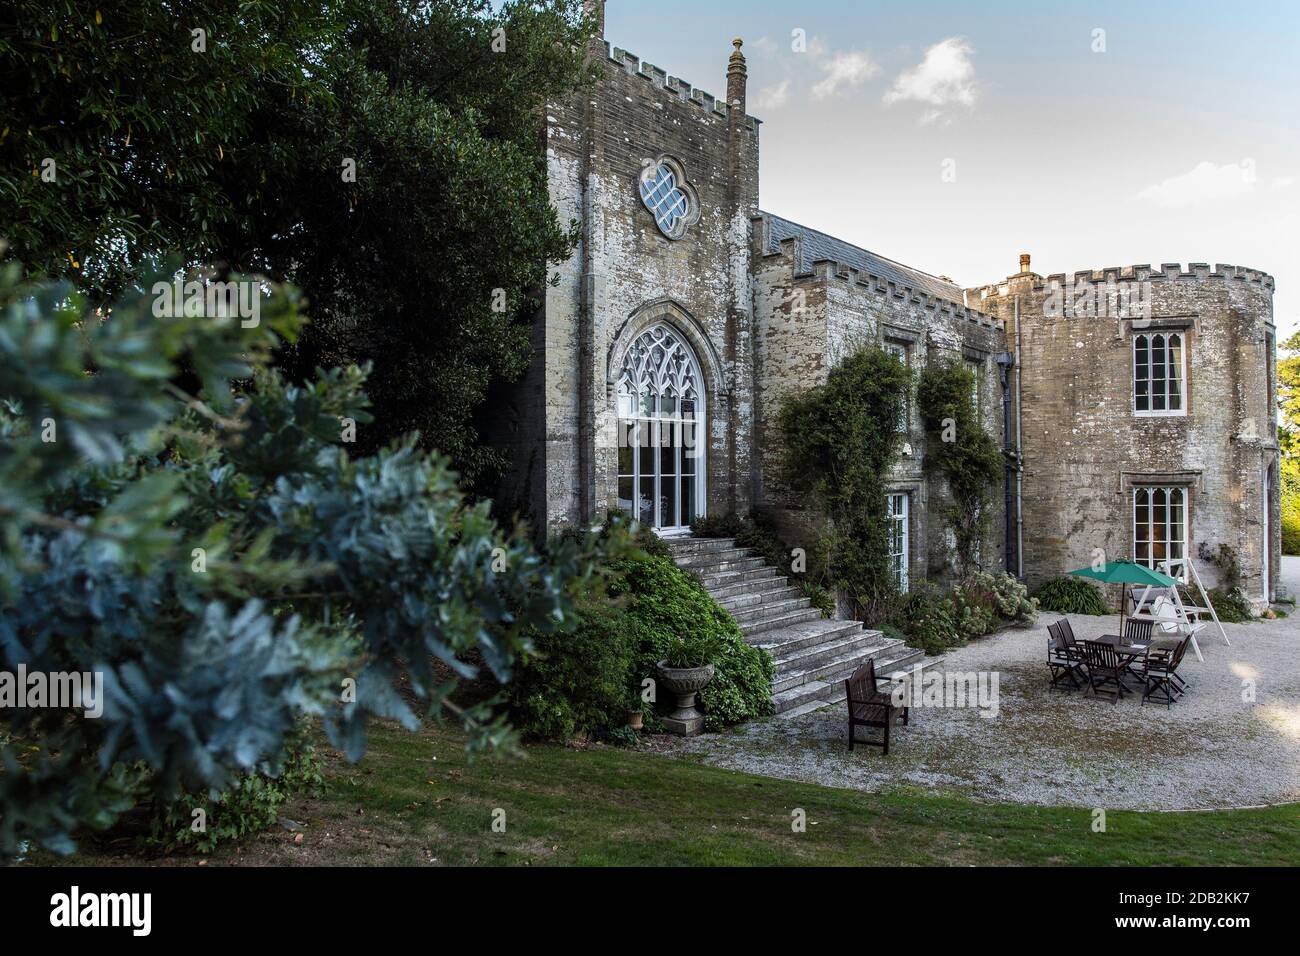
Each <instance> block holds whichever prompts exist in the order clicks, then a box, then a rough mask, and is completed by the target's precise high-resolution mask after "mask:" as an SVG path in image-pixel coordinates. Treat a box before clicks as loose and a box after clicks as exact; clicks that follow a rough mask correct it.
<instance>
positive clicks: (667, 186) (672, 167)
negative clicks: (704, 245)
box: [640, 156, 700, 239]
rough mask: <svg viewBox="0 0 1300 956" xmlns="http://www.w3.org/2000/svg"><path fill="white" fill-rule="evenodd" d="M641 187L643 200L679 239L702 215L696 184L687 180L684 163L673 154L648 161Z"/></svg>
mask: <svg viewBox="0 0 1300 956" xmlns="http://www.w3.org/2000/svg"><path fill="white" fill-rule="evenodd" d="M640 191H641V202H643V203H644V204H645V207H646V209H648V210H650V213H651V215H653V216H654V217H655V223H656V224H657V225H658V226H659V231H660V232H662V233H663V234H664V235H665V236H667V237H668V238H669V239H680V238H681V237H682V236H683V235H684V234H685V233H686V230H687V228H688V227H690V226H691V225H693V224H694V223H695V221H696V220H697V219H699V217H700V204H699V200H698V199H697V198H696V196H695V188H694V187H693V186H691V184H690V183H688V182H687V181H686V171H685V170H683V169H682V167H681V164H680V163H678V162H677V161H676V160H674V159H671V158H670V157H667V156H661V157H659V158H658V159H657V160H655V161H654V162H652V163H650V162H648V163H646V165H645V168H644V169H642V170H641V178H640Z"/></svg>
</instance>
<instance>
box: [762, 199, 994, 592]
mask: <svg viewBox="0 0 1300 956" xmlns="http://www.w3.org/2000/svg"><path fill="white" fill-rule="evenodd" d="M756 225H757V226H758V227H759V228H761V221H760V222H759V223H757V224H756ZM798 241H799V240H797V239H794V240H786V241H784V242H783V243H781V249H780V251H779V252H775V253H768V254H766V255H757V250H758V249H761V248H763V245H762V239H761V237H760V238H759V239H758V240H757V241H756V244H755V248H756V259H755V269H754V276H755V279H754V281H755V339H754V341H755V368H756V405H757V409H758V421H757V425H756V429H755V434H756V436H757V447H758V449H759V453H758V457H757V459H756V464H757V468H756V477H755V500H756V501H757V502H758V503H759V504H760V506H762V507H763V508H765V509H766V510H768V511H770V512H771V513H772V514H773V515H774V516H775V517H776V519H777V522H778V526H779V527H780V529H781V530H782V532H783V534H784V536H785V537H786V538H787V540H790V541H806V540H807V541H810V540H811V537H812V536H813V535H815V534H816V533H817V532H816V529H817V527H818V526H819V524H820V522H821V520H822V519H821V516H820V515H818V514H817V513H816V512H815V511H812V510H810V509H809V508H808V505H807V502H805V501H802V500H800V499H799V498H798V497H797V496H795V495H793V494H792V493H790V491H789V490H788V489H787V488H786V487H785V485H784V484H783V482H782V478H781V476H782V473H783V470H784V449H783V447H782V443H781V436H780V431H779V428H778V426H777V422H776V418H777V415H778V413H779V411H780V408H781V406H782V404H783V403H784V401H785V400H786V399H787V398H789V397H790V396H791V395H793V394H796V393H798V392H800V391H804V390H806V389H808V388H810V387H813V386H815V385H819V384H822V383H823V382H825V381H826V376H827V374H828V373H829V371H830V369H832V368H834V366H835V365H836V364H838V363H839V362H841V361H843V359H844V358H846V357H847V356H848V355H850V354H852V353H853V352H854V351H855V350H857V349H858V348H861V347H862V346H864V345H871V344H877V345H884V344H886V343H887V342H894V343H898V344H900V345H903V346H904V347H905V348H906V350H907V353H908V364H909V366H910V367H911V368H912V369H913V370H914V371H919V370H920V369H921V368H923V367H925V365H927V364H930V363H941V362H949V361H968V362H970V363H971V367H972V371H975V372H976V373H977V376H978V379H979V400H980V412H981V418H982V422H983V425H984V427H985V429H986V430H987V431H988V432H989V434H990V435H992V436H993V437H994V439H995V440H996V441H997V442H998V444H999V446H1001V444H1002V412H1001V408H1002V405H1001V400H1002V397H1001V386H1000V384H999V376H998V370H997V361H996V360H997V355H998V353H999V352H1001V351H1002V348H1003V332H1002V328H1001V326H1000V325H999V324H998V323H997V322H995V321H993V320H992V319H991V318H989V317H988V316H984V315H981V314H980V313H978V312H976V311H975V310H972V309H967V308H965V307H963V306H960V305H957V304H955V303H952V302H948V301H946V300H943V299H938V298H934V297H927V296H923V295H919V294H917V293H914V292H913V291H912V290H910V289H902V288H898V287H897V286H895V285H894V284H892V283H889V282H886V281H883V280H880V279H877V278H876V277H873V276H867V275H862V274H860V273H859V272H858V271H857V270H854V269H849V268H844V267H841V266H839V265H838V264H837V263H833V262H827V261H821V262H816V263H814V264H813V268H812V269H811V271H810V272H809V274H806V275H799V274H797V265H796V264H797V263H799V262H800V261H801V257H800V255H799V253H798V250H797V248H796V245H797V243H798ZM926 439H927V436H926V435H925V434H924V433H923V429H922V426H921V418H920V413H919V411H918V409H917V406H916V401H915V393H914V392H913V395H912V396H910V397H909V402H908V430H907V434H906V435H905V436H904V437H903V447H902V449H901V452H900V454H899V456H898V458H897V459H896V461H895V462H894V464H893V467H892V469H891V471H890V474H889V478H888V488H889V490H891V491H895V492H906V493H907V494H908V495H909V498H910V509H909V510H910V525H909V537H910V541H909V546H910V552H911V561H910V568H909V576H910V579H911V581H912V583H913V584H918V583H919V582H921V581H922V580H927V579H929V580H936V579H942V578H945V577H947V576H948V575H950V574H951V572H952V570H953V542H952V536H951V533H950V532H949V531H948V530H947V522H946V519H945V517H944V510H945V509H946V507H947V505H948V502H949V499H948V493H947V488H946V484H945V482H944V481H943V480H942V479H941V478H938V477H937V476H932V475H928V474H927V473H926V470H925V450H926ZM990 498H991V502H990V509H991V510H990V514H989V534H988V536H987V539H986V540H985V542H984V543H983V546H982V547H981V557H982V560H983V564H984V566H985V567H988V568H996V569H1001V568H1002V567H1004V563H1003V548H1002V541H1003V529H1004V521H1005V509H1004V507H1003V495H1002V487H1001V485H1000V484H999V486H998V487H996V488H994V489H992V492H991V495H990Z"/></svg>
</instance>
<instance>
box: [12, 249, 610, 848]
mask: <svg viewBox="0 0 1300 956" xmlns="http://www.w3.org/2000/svg"><path fill="white" fill-rule="evenodd" d="M20 271H21V269H20V267H19V266H18V265H17V264H10V265H8V266H5V267H4V268H3V272H2V274H0V401H2V402H3V404H2V405H0V521H2V524H3V529H4V531H3V538H2V539H0V671H7V672H9V673H11V674H12V673H15V672H17V669H18V668H19V666H20V665H21V666H23V667H25V668H26V669H27V671H28V672H40V673H43V674H56V673H78V674H80V673H87V672H90V673H97V674H101V675H102V678H103V682H104V697H103V714H102V716H100V717H98V718H97V719H95V718H89V717H85V716H82V714H81V713H72V712H69V711H68V710H66V709H53V708H49V707H37V706H27V707H15V706H6V707H5V708H3V716H4V724H3V725H0V765H2V766H3V772H2V773H0V855H3V854H4V853H12V852H13V851H14V849H15V847H16V846H17V845H18V844H19V841H22V840H26V839H35V840H37V841H39V842H40V843H42V844H43V845H45V846H47V847H49V848H52V849H54V850H58V851H65V852H66V851H68V850H70V849H71V847H72V844H71V833H72V831H73V830H74V829H75V828H76V827H77V826H79V825H86V826H92V827H103V826H106V825H108V824H110V823H111V822H112V821H113V820H114V819H115V818H116V817H117V816H118V815H119V814H120V813H121V812H122V811H123V810H124V809H126V808H127V807H128V806H130V805H131V803H132V801H133V800H134V799H135V795H136V794H137V792H138V788H137V784H138V776H139V773H140V770H141V768H144V770H145V771H146V773H147V774H148V779H149V785H150V786H151V787H152V788H153V790H154V791H156V792H157V793H158V794H159V795H161V796H162V797H163V798H164V802H165V801H166V798H167V796H168V795H174V794H175V793H177V792H179V791H180V790H182V789H183V790H187V791H202V790H209V791H210V792H214V793H215V792H217V791H220V790H223V789H226V788H228V787H229V785H230V784H231V783H232V781H233V780H234V779H235V778H237V777H238V776H239V775H241V774H244V773H246V772H248V771H252V770H264V771H269V772H271V773H275V772H277V771H278V769H279V761H280V760H281V757H282V753H283V745H284V741H285V737H286V735H287V734H289V733H290V732H291V731H292V729H293V727H294V725H295V723H296V721H297V720H298V719H299V718H300V717H301V716H302V715H309V716H313V717H316V718H318V719H320V720H323V721H324V725H325V728H326V730H327V731H328V733H329V735H330V737H331V739H332V740H333V741H334V742H335V743H336V744H337V745H339V746H341V747H343V748H344V749H345V751H346V752H347V754H348V756H349V757H351V758H353V759H356V758H357V757H359V756H360V754H361V753H362V751H363V750H364V746H365V725H366V719H367V718H368V717H369V716H371V715H379V716H383V717H388V718H393V719H396V720H399V721H401V722H402V723H403V724H405V725H406V726H408V727H414V726H416V725H417V724H418V722H419V720H420V716H421V714H422V713H426V712H427V713H432V714H435V715H441V714H444V713H449V714H452V715H454V716H455V717H456V718H457V719H458V720H459V721H460V722H461V723H462V724H463V725H464V726H466V728H467V729H468V730H469V731H470V733H471V746H472V747H475V748H484V747H491V746H495V745H499V744H502V743H505V742H508V741H509V740H510V739H511V738H510V731H509V728H508V727H507V726H506V724H505V723H504V720H503V718H501V717H500V716H498V715H497V714H496V713H495V711H494V708H493V706H492V704H493V702H491V701H486V702H480V703H478V704H475V705H473V706H468V707H462V706H460V705H458V704H457V703H455V702H454V701H453V700H451V699H450V696H449V695H450V694H451V693H452V691H453V690H454V689H455V688H456V686H457V683H458V681H459V680H461V679H462V678H467V677H472V676H474V675H475V674H476V673H477V672H478V670H479V668H480V666H485V667H486V668H487V670H488V671H489V672H490V674H491V675H492V677H493V678H494V679H495V680H497V681H498V682H502V683H504V682H506V681H508V680H509V679H510V677H511V673H512V667H513V664H514V661H515V659H516V657H517V656H518V654H520V653H521V652H523V651H525V650H527V648H528V646H529V640H528V635H529V634H542V635H549V634H551V633H553V632H554V631H555V630H557V629H559V628H562V627H568V626H570V625H571V624H572V618H573V594H574V593H575V592H576V591H577V590H579V589H583V588H586V587H589V586H590V584H591V580H592V578H593V576H595V575H597V574H598V571H597V570H596V569H597V567H601V566H604V564H605V563H606V562H607V561H608V560H609V558H608V556H606V557H603V558H602V559H601V562H600V563H599V564H597V563H594V562H593V560H592V556H591V555H590V554H583V553H581V552H580V548H579V547H578V545H577V544H574V543H572V542H570V543H564V542H559V543H557V544H556V545H555V546H554V547H553V548H551V550H550V552H549V554H548V559H547V560H543V558H542V557H541V555H539V554H538V553H537V552H536V551H535V550H533V548H532V546H531V544H530V543H529V541H528V539H527V537H526V536H525V535H523V534H522V531H521V530H516V531H514V532H504V531H502V530H501V529H499V528H498V527H497V526H496V525H495V524H494V523H493V521H492V520H491V518H490V517H489V516H488V513H487V510H486V505H484V504H480V505H468V504H466V503H465V501H464V500H463V498H462V496H461V494H460V492H459V491H458V490H457V486H456V476H455V474H454V473H453V472H451V471H450V470H449V469H448V468H447V466H446V464H445V462H444V461H443V460H442V459H441V458H439V457H438V456H436V455H432V454H429V453H426V452H422V451H419V450H418V449H417V448H416V446H415V444H414V440H413V439H406V440H403V441H401V442H397V443H394V444H392V445H390V446H388V447H386V448H384V449H382V450H380V451H379V452H377V453H376V454H374V455H371V456H364V457H360V456H358V457H352V456H349V455H348V454H347V453H346V451H345V448H344V445H345V444H346V440H347V435H348V420H352V421H356V422H364V421H365V420H366V418H367V414H368V413H367V410H366V409H367V399H366V397H365V394H364V392H363V391H362V386H363V384H364V381H365V373H364V372H363V371H362V370H359V369H357V368H355V367H351V368H347V369H342V370H333V371H330V372H319V373H318V374H317V375H316V376H315V377H314V378H313V380H312V381H311V382H309V383H307V384H303V385H295V384H291V383H289V382H286V381H285V380H284V379H283V378H282V377H281V376H280V375H279V374H277V373H275V372H272V371H267V370H266V369H265V363H266V361H267V359H268V357H269V355H270V353H271V350H272V349H273V348H274V347H276V346H277V345H279V344H282V343H283V342H285V341H292V339H293V338H294V336H295V335H296V334H297V333H298V331H299V329H300V328H301V324H302V323H301V319H300V318H299V316H298V313H297V303H298V296H297V293H296V292H294V291H293V290H292V289H291V288H286V287H281V286H275V285H269V284H263V283H262V282H260V281H255V282H253V287H254V288H256V289H258V290H259V291H265V292H266V294H265V295H264V296H263V297H261V298H259V299H258V300H257V301H258V302H259V304H260V314H259V315H258V316H257V319H256V321H246V320H243V319H241V318H240V316H237V315H236V316H228V317H221V316H219V315H213V314H210V313H209V314H207V315H203V314H196V315H189V316H187V315H185V314H184V311H183V310H182V311H179V312H177V311H173V310H168V309H163V308H159V306H158V301H159V300H158V299H157V298H156V297H155V296H152V295H151V294H150V293H147V292H145V291H144V290H128V291H127V292H126V293H124V295H123V297H122V298H121V299H120V300H119V301H118V302H117V303H116V304H115V305H114V306H113V307H112V308H111V309H108V310H103V311H96V310H93V309H90V308H87V307H86V306H85V304H84V302H83V298H82V296H81V295H80V294H78V293H76V292H75V291H74V290H72V289H71V288H70V287H68V286H66V285H62V286H50V285H41V286H36V287H30V286H23V285H21V284H20V282H19V274H20ZM171 274H172V270H166V271H164V272H163V273H161V275H163V276H165V277H170V276H171ZM241 281H252V280H241ZM152 291H155V290H154V289H153V288H152V287H151V292H152ZM183 367H184V368H188V369H190V370H191V371H192V373H193V378H194V379H195V380H196V381H198V382H200V383H201V388H200V390H199V391H198V392H197V393H195V394H187V393H185V392H183V391H181V390H180V389H179V388H178V387H177V386H176V385H175V384H174V383H175V381H176V380H177V373H178V371H179V370H180V369H181V368H183ZM239 382H244V383H246V384H244V385H241V386H238V387H236V385H237V383H239ZM608 547H609V548H610V551H611V553H612V554H613V556H614V557H617V556H618V552H617V547H616V546H615V545H608ZM435 662H436V663H435ZM399 686H401V687H403V688H404V690H403V692H402V693H399V692H398V687H399Z"/></svg>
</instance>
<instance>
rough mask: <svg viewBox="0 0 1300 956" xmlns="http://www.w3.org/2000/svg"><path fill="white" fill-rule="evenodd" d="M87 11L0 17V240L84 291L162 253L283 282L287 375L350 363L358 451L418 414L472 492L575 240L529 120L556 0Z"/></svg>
mask: <svg viewBox="0 0 1300 956" xmlns="http://www.w3.org/2000/svg"><path fill="white" fill-rule="evenodd" d="M101 7H102V9H97V8H96V4H95V3H93V2H90V0H85V2H71V3H69V4H67V5H64V6H61V7H59V8H58V9H57V10H51V8H50V7H49V5H48V4H45V3H40V2H35V0H31V2H20V3H19V4H18V5H17V7H15V8H12V9H13V13H12V19H11V20H8V21H6V22H5V23H4V24H3V25H0V76H3V77H4V81H5V82H4V86H5V89H6V90H15V91H16V90H26V89H29V88H31V89H33V92H32V93H31V95H28V96H15V97H13V98H7V99H6V101H5V102H4V104H0V129H4V130H6V131H7V132H6V133H5V134H4V137H3V139H0V155H2V156H3V158H4V160H5V161H4V163H3V168H4V169H5V170H16V171H17V172H13V173H9V172H6V173H2V174H0V196H3V198H4V199H5V200H6V201H5V202H4V203H3V204H0V208H3V210H4V211H3V212H0V236H5V235H8V236H9V237H10V238H11V240H12V243H13V247H14V254H15V256H16V257H17V258H19V259H22V260H25V261H27V262H30V263H32V264H34V265H35V266H37V267H38V268H39V269H41V270H43V271H45V272H48V273H50V274H52V275H57V276H61V277H64V278H67V279H69V280H71V281H73V282H74V283H76V284H77V285H78V286H79V287H81V288H83V289H85V290H87V291H88V292H89V293H90V295H91V297H92V300H93V301H95V302H96V303H104V302H106V301H108V299H109V297H111V296H112V295H113V294H114V293H115V292H116V291H117V290H119V289H122V288H124V287H125V286H126V285H127V284H128V283H129V282H130V281H131V278H132V276H133V275H134V274H135V273H136V272H137V271H138V269H139V268H140V264H141V263H142V262H144V261H146V260H148V259H149V258H150V257H152V256H156V255H160V254H170V253H172V252H175V253H177V254H179V255H180V257H181V258H182V259H183V260H184V262H185V263H187V264H195V263H200V262H214V261H217V262H222V263H225V264H226V265H227V266H228V267H229V268H230V269H232V270H234V271H242V272H257V273H261V274H266V275H268V276H270V277H272V278H273V279H276V280H279V281H289V282H293V283H294V284H296V285H297V286H298V287H300V288H301V289H302V290H303V292H304V294H305V295H306V297H307V298H308V300H309V301H310V302H311V303H312V315H313V325H312V326H311V327H310V328H309V329H308V330H307V331H306V333H305V334H304V336H303V337H301V338H300V339H299V340H298V341H297V342H296V343H295V344H292V345H288V346H285V348H284V350H283V355H282V356H281V359H282V363H283V366H284V367H285V368H286V370H287V371H288V373H289V374H290V377H291V378H293V379H294V380H296V381H300V382H305V381H308V380H309V379H310V378H311V375H312V374H313V372H314V369H315V368H316V367H318V366H320V367H332V366H338V365H349V364H363V363H364V362H366V361H370V362H373V364H374V366H375V367H376V368H377V369H378V370H379V374H377V375H376V376H375V378H374V379H373V380H372V381H371V383H370V391H371V398H372V402H373V412H374V421H373V422H372V423H371V424H370V425H368V426H367V427H366V428H364V429H362V430H360V431H359V433H358V443H359V446H360V447H361V448H362V449H363V450H366V451H374V450H377V449H378V448H380V447H382V446H384V445H385V444H387V443H388V442H389V441H391V440H392V439H393V438H395V437H397V436H400V435H402V434H405V433H407V432H409V431H411V430H414V429H418V430H419V431H420V432H421V434H422V438H421V441H422V443H423V445H424V446H425V447H433V448H437V449H439V450H441V451H442V452H444V453H445V454H447V455H448V456H449V457H450V458H451V459H452V461H453V463H454V464H455V466H456V467H457V468H458V469H459V470H460V471H461V472H462V474H463V475H464V476H465V477H466V478H467V479H468V480H469V481H471V482H477V483H478V485H479V486H480V487H487V486H488V485H489V484H490V482H491V479H492V477H493V474H494V470H495V469H496V467H497V466H498V465H499V463H500V460H501V459H500V458H499V456H498V455H497V454H496V453H494V452H493V451H492V450H490V449H487V448H483V447H481V444H480V442H479V440H478V437H479V436H478V431H477V428H476V426H475V417H476V415H477V414H479V413H480V412H481V410H482V406H483V403H484V401H485V399H486V397H487V395H488V394H489V390H490V388H491V387H492V385H493V383H494V382H495V381H498V380H501V379H505V380H510V379H515V378H517V377H518V376H519V375H520V374H522V372H523V370H524V368H525V367H526V365H527V362H528V360H529V357H530V354H531V348H530V341H529V324H528V322H527V319H528V317H529V315H530V313H531V311H532V310H533V309H534V307H535V304H536V302H537V301H538V298H539V294H540V292H541V290H543V289H544V288H545V283H546V279H547V264H548V263H554V262H558V261H562V260H563V259H565V258H567V257H568V255H569V253H570V252H571V250H572V248H573V243H574V242H575V241H576V232H575V230H574V226H573V224H572V223H567V224H562V223H560V222H559V221H558V219H557V217H556V214H555V211H554V209H553V208H552V206H551V204H550V199H549V193H548V189H547V182H546V165H545V157H544V155H543V150H542V149H541V131H542V124H543V122H544V119H545V112H544V109H543V107H544V105H545V103H546V102H548V101H549V100H552V99H555V98H558V97H562V96H566V95H569V94H570V93H571V92H572V91H573V89H574V88H575V87H577V86H578V85H579V84H580V83H581V82H582V81H583V78H584V77H585V76H586V75H587V72H586V68H584V56H585V49H586V42H585V41H586V37H587V36H588V32H589V30H590V25H589V24H588V23H587V22H585V21H584V20H583V18H582V15H581V11H582V8H581V4H580V3H579V2H578V0H543V2H532V0H508V2H506V3H503V4H499V5H494V4H491V3H489V2H487V0H436V2H432V3H426V2H418V3H417V2H412V0H327V2H326V3H324V4H319V5H318V4H307V3H300V2H297V0H291V2H288V3H282V4H256V3H255V4H239V5H230V4H225V3H221V2H218V0H197V2H195V3H192V4H188V5H187V7H186V10H185V15H184V16H177V15H176V14H175V12H174V11H171V10H168V9H165V8H160V7H157V5H156V4H153V3H150V2H148V0H127V2H124V3H121V4H115V5H112V6H111V7H107V6H104V5H101ZM200 28H202V29H206V52H202V53H199V52H195V51H194V49H193V44H194V37H193V36H192V34H191V29H200ZM30 77H35V78H36V82H35V84H33V83H32V82H31V80H30ZM46 157H48V158H52V159H54V160H55V162H56V165H57V168H58V170H59V174H58V181H57V183H46V182H44V181H43V180H42V179H41V177H40V175H39V173H40V171H41V166H42V162H43V160H44V158H46Z"/></svg>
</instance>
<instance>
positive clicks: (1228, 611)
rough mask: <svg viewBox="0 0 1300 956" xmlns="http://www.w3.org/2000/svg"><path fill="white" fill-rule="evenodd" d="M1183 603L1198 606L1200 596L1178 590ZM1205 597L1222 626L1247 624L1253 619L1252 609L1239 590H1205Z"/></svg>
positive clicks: (1190, 591)
mask: <svg viewBox="0 0 1300 956" xmlns="http://www.w3.org/2000/svg"><path fill="white" fill-rule="evenodd" d="M1179 594H1180V595H1181V596H1182V598H1183V603H1185V604H1190V605H1192V606H1200V604H1201V596H1200V594H1198V593H1196V592H1195V591H1193V590H1191V589H1190V588H1179ZM1205 596H1206V597H1207V598H1209V599H1210V605H1211V606H1212V607H1213V608H1214V613H1215V614H1217V615H1218V616H1219V620H1220V621H1222V622H1223V623H1224V624H1247V623H1249V622H1251V621H1253V620H1254V619H1255V613H1254V609H1253V608H1251V606H1250V602H1249V601H1248V600H1246V596H1245V595H1244V594H1242V593H1241V590H1240V589H1239V588H1233V589H1231V590H1229V589H1227V588H1206V589H1205Z"/></svg>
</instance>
